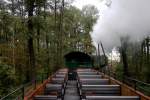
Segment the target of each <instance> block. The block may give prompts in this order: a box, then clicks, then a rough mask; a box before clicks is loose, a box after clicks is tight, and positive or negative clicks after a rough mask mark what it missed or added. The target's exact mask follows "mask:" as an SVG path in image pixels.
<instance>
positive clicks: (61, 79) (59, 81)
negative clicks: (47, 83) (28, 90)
mask: <svg viewBox="0 0 150 100" xmlns="http://www.w3.org/2000/svg"><path fill="white" fill-rule="evenodd" d="M64 82H65V80H64V78H52V81H51V83H53V84H63V83H64Z"/></svg>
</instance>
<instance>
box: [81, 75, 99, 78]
mask: <svg viewBox="0 0 150 100" xmlns="http://www.w3.org/2000/svg"><path fill="white" fill-rule="evenodd" d="M78 77H79V78H102V75H78Z"/></svg>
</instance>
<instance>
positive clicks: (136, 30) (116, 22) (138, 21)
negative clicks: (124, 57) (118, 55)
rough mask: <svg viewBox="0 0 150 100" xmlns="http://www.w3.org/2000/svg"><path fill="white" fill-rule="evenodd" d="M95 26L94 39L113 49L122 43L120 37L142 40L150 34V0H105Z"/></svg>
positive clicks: (106, 47)
mask: <svg viewBox="0 0 150 100" xmlns="http://www.w3.org/2000/svg"><path fill="white" fill-rule="evenodd" d="M104 2H105V6H103V7H102V9H101V11H100V17H99V19H98V21H97V23H96V25H95V26H94V27H93V32H92V33H91V36H92V38H93V41H94V42H95V44H96V43H99V42H100V41H101V42H102V43H103V45H104V47H105V49H107V50H111V49H112V48H113V47H114V46H119V45H120V37H123V36H129V37H130V41H140V40H142V39H143V38H144V37H146V36H147V35H149V34H150V0H111V1H110V0H107V1H106V0H105V1H104Z"/></svg>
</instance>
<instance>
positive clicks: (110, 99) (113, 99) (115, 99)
mask: <svg viewBox="0 0 150 100" xmlns="http://www.w3.org/2000/svg"><path fill="white" fill-rule="evenodd" d="M82 100H140V97H138V96H86V98H85V99H82Z"/></svg>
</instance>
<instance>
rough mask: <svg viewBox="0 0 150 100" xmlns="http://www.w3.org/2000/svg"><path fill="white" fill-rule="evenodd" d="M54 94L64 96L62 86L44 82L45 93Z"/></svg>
mask: <svg viewBox="0 0 150 100" xmlns="http://www.w3.org/2000/svg"><path fill="white" fill-rule="evenodd" d="M51 94H54V95H56V96H58V97H62V96H64V88H63V86H62V85H61V84H46V87H45V95H51Z"/></svg>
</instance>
